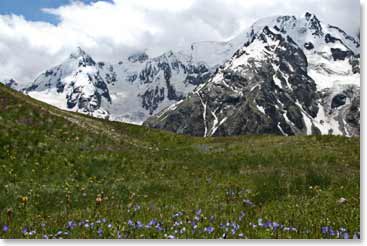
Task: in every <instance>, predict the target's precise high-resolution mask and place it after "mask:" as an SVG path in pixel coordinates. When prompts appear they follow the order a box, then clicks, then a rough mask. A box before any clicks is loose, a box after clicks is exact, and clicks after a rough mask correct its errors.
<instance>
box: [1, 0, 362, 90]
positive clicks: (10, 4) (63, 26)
mask: <svg viewBox="0 0 367 246" xmlns="http://www.w3.org/2000/svg"><path fill="white" fill-rule="evenodd" d="M306 11H308V12H312V13H314V14H316V15H317V16H318V17H319V19H321V20H322V21H323V22H326V23H330V24H333V25H337V26H339V27H341V28H342V29H344V30H345V31H347V32H348V33H350V34H352V35H355V34H356V33H357V32H358V30H359V27H360V2H359V0H103V1H102V0H83V1H72V0H0V79H3V78H15V79H16V80H18V81H21V82H23V83H25V82H28V83H29V82H30V81H32V80H34V79H35V77H36V76H37V75H38V74H39V73H41V72H42V71H44V70H45V69H47V68H49V67H51V66H53V65H56V64H58V63H60V62H62V61H63V60H64V59H65V58H66V57H68V55H69V54H70V53H71V52H72V51H73V50H75V48H76V47H77V46H81V47H82V48H83V49H84V50H86V51H87V52H88V53H90V54H91V55H92V56H93V57H94V58H95V59H96V60H106V61H112V62H115V61H118V60H119V59H120V58H121V57H122V56H125V55H126V54H127V53H128V52H130V51H131V50H141V49H148V50H149V52H150V53H151V54H152V55H158V54H159V53H161V52H164V51H166V50H169V49H173V50H177V49H180V48H182V47H185V46H187V45H189V44H190V43H192V42H196V41H206V40H213V41H222V40H228V39H229V38H231V37H233V36H235V35H237V34H239V33H240V32H241V31H242V30H244V29H246V28H247V27H249V26H250V25H251V24H252V23H253V22H254V21H256V20H257V19H259V18H262V17H266V16H272V15H296V16H300V15H303V14H304V13H305V12H306Z"/></svg>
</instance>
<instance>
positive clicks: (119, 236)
mask: <svg viewBox="0 0 367 246" xmlns="http://www.w3.org/2000/svg"><path fill="white" fill-rule="evenodd" d="M121 238H122V236H121V233H120V231H117V239H121Z"/></svg>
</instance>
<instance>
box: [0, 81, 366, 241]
mask: <svg viewBox="0 0 367 246" xmlns="http://www.w3.org/2000/svg"><path fill="white" fill-rule="evenodd" d="M359 141H360V139H359V138H346V137H338V136H301V137H282V136H241V137H226V138H205V139H204V138H195V137H188V136H180V135H175V134H173V133H168V132H163V131H159V130H153V129H147V128H144V127H139V126H133V125H128V124H122V123H117V122H108V121H104V120H98V119H93V118H90V117H88V116H84V115H80V114H75V113H70V112H64V111H61V110H58V109H56V108H54V107H52V106H49V105H47V104H44V103H41V102H38V101H35V100H33V99H31V98H29V97H26V96H24V95H22V94H20V93H17V92H15V91H12V90H10V89H8V88H5V87H4V86H1V85H0V238H5V239H11V238H20V239H25V238H31V239H42V238H44V239H57V238H73V239H84V238H97V239H99V238H100V239H107V238H108V239H110V238H115V239H176V238H177V239H186V238H206V239H218V238H225V239H260V238H266V239H277V238H282V239H310V238H312V239H314V238H316V239H318V238H325V239H329V238H332V239H337V238H340V239H352V238H355V239H356V238H359V232H360V143H359Z"/></svg>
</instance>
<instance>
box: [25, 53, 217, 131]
mask: <svg viewBox="0 0 367 246" xmlns="http://www.w3.org/2000/svg"><path fill="white" fill-rule="evenodd" d="M211 72H212V69H210V68H209V67H208V66H207V65H206V64H204V63H200V62H197V63H193V62H192V57H189V56H187V55H185V54H183V53H180V52H178V53H174V52H167V53H165V54H163V55H161V56H159V57H155V58H149V57H148V56H147V55H146V54H145V53H137V54H134V55H132V56H130V57H128V58H127V59H125V60H122V61H120V62H119V63H118V64H115V65H113V64H108V63H105V62H98V63H97V62H95V61H94V60H93V58H91V57H90V56H89V55H88V54H86V53H85V52H84V51H83V50H81V49H80V48H79V49H78V51H77V52H75V53H74V54H72V55H71V56H70V57H69V59H67V60H66V61H65V62H64V63H63V64H61V65H59V66H57V67H54V68H51V69H49V70H47V71H46V72H45V73H43V74H41V75H40V76H39V77H38V78H37V79H36V80H35V82H34V83H33V84H32V85H30V86H29V87H28V88H26V89H25V92H26V93H27V94H28V95H30V96H32V97H34V98H36V99H38V100H41V101H45V102H47V103H49V104H52V105H54V106H57V107H59V108H61V109H66V110H70V111H74V112H81V113H85V114H88V115H91V116H94V117H99V118H108V119H110V120H114V121H123V122H129V123H134V124H142V122H143V121H144V120H145V119H147V118H148V117H149V116H151V115H153V114H154V113H157V112H159V111H161V110H162V109H164V108H165V107H167V106H169V105H171V104H173V103H175V102H177V101H178V100H181V99H183V98H185V97H186V95H187V93H188V92H191V91H193V89H194V88H195V87H196V86H197V85H198V84H200V83H202V82H203V81H205V80H207V78H208V77H209V75H210V74H211Z"/></svg>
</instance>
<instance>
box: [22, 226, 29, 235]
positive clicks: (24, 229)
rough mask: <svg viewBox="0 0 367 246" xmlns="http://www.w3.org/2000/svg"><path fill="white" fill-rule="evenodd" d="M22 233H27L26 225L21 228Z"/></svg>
mask: <svg viewBox="0 0 367 246" xmlns="http://www.w3.org/2000/svg"><path fill="white" fill-rule="evenodd" d="M22 233H23V234H24V235H26V234H27V233H28V229H27V227H24V228H23V229H22Z"/></svg>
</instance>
